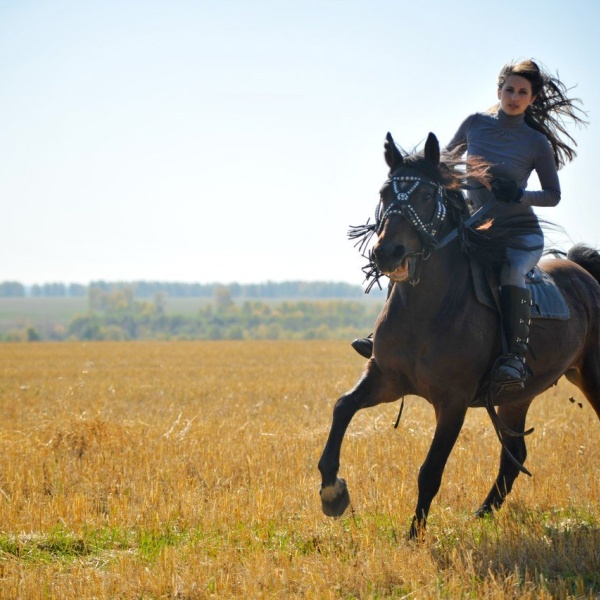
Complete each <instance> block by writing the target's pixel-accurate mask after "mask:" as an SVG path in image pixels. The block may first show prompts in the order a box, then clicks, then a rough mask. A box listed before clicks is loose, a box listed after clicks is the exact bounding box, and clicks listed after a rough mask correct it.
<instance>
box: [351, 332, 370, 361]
mask: <svg viewBox="0 0 600 600" xmlns="http://www.w3.org/2000/svg"><path fill="white" fill-rule="evenodd" d="M351 344H352V347H353V348H354V349H355V350H356V351H357V352H358V353H359V354H360V355H361V356H363V357H364V358H371V355H372V354H373V340H372V339H371V338H370V337H366V338H356V339H355V340H353V341H352V342H351Z"/></svg>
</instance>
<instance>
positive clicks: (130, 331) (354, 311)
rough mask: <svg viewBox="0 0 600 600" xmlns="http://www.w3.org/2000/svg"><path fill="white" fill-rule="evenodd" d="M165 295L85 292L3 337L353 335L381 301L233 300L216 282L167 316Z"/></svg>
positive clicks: (361, 331) (270, 337)
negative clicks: (83, 304) (56, 316)
mask: <svg viewBox="0 0 600 600" xmlns="http://www.w3.org/2000/svg"><path fill="white" fill-rule="evenodd" d="M165 305H166V303H165V296H164V295H163V294H162V293H157V294H156V295H155V297H154V298H153V299H152V300H148V299H138V298H136V297H135V294H134V291H133V288H131V287H122V288H119V289H115V290H114V291H104V290H102V289H100V288H99V287H90V288H89V290H88V310H87V311H86V312H85V313H79V314H75V315H73V317H72V318H71V320H70V322H69V323H68V324H67V325H61V326H54V327H52V328H51V329H45V330H44V329H39V328H36V327H34V326H32V325H31V324H24V325H23V326H21V327H20V328H18V329H13V330H12V331H10V332H8V333H7V334H4V335H3V336H0V339H3V340H4V341H30V342H35V341H39V340H150V339H158V340H277V339H299V340H300V339H336V338H338V339H352V338H353V337H356V336H357V335H364V334H365V332H368V331H370V330H371V328H372V327H373V324H374V322H375V320H376V318H377V315H378V313H379V310H380V308H381V304H380V303H378V302H364V301H360V300H348V299H335V300H334V299H309V300H301V301H291V300H284V301H281V302H274V301H273V300H269V301H262V300H254V299H245V300H242V301H238V302H237V303H236V302H235V301H234V300H233V298H232V296H231V293H230V291H229V288H228V286H220V287H219V286H217V287H216V288H215V294H214V296H213V299H212V302H202V303H199V308H198V311H197V312H196V313H195V314H191V315H190V314H167V313H166V311H165Z"/></svg>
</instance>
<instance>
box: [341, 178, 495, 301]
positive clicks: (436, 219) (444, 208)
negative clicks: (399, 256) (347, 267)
mask: <svg viewBox="0 0 600 600" xmlns="http://www.w3.org/2000/svg"><path fill="white" fill-rule="evenodd" d="M405 182H408V183H412V185H411V186H410V187H409V188H408V189H407V190H406V191H404V190H402V189H401V184H402V183H405ZM385 184H389V185H390V187H391V189H392V191H393V193H394V199H393V200H392V202H391V203H390V205H389V206H388V207H387V209H386V210H385V211H384V212H383V214H382V211H381V203H378V204H377V207H376V209H375V222H374V223H369V221H367V223H366V224H365V225H352V226H350V229H349V231H348V237H349V238H350V239H355V240H357V242H356V244H355V246H357V247H358V249H359V251H360V252H361V253H362V254H363V256H364V257H365V258H367V259H368V260H369V263H368V264H367V265H365V266H364V267H363V272H364V273H365V276H366V280H367V281H369V280H371V281H370V282H369V284H368V286H367V288H366V290H365V292H366V293H368V292H369V291H370V290H371V289H372V288H373V286H374V285H375V284H377V285H379V287H381V284H380V283H379V278H380V277H381V276H382V273H381V272H380V271H379V269H378V268H377V266H376V265H375V262H374V261H373V257H372V256H371V254H370V253H369V254H366V253H365V251H366V249H367V247H368V245H369V242H370V240H371V238H372V237H373V235H379V234H380V233H381V231H382V230H383V227H384V225H385V222H386V221H387V219H388V218H389V217H391V216H392V215H400V216H403V217H404V218H405V219H406V220H407V221H408V222H409V223H410V224H411V225H412V226H413V227H414V229H415V230H416V232H417V233H418V234H419V236H420V237H421V240H422V241H423V249H422V250H421V251H420V252H413V253H411V254H409V255H407V256H411V257H413V258H415V259H417V260H415V261H411V264H412V268H411V273H410V275H409V279H408V281H409V282H410V283H411V284H412V285H413V286H414V285H417V283H418V282H419V277H418V271H420V266H421V262H422V260H427V259H428V258H429V257H430V256H431V252H432V251H433V250H440V249H441V248H444V247H445V246H446V245H448V244H449V243H450V242H452V241H453V240H455V239H456V238H458V237H459V235H461V234H460V232H461V231H463V232H464V231H466V230H467V229H469V228H470V226H471V225H472V224H473V223H475V222H477V221H480V220H481V218H482V217H483V215H484V214H485V213H486V212H487V211H488V210H489V209H490V208H491V207H492V206H493V205H494V204H496V202H497V201H496V200H495V199H494V198H492V199H490V200H488V201H487V202H486V203H485V204H484V205H483V206H482V207H481V208H479V210H477V211H476V212H475V213H473V214H472V215H471V216H470V217H469V218H467V219H466V220H465V221H463V222H462V224H461V226H460V229H459V227H453V228H452V230H451V231H450V232H448V233H447V234H446V235H445V236H444V237H442V238H439V237H438V236H439V234H440V230H441V229H442V226H443V225H444V223H445V222H446V217H447V215H448V205H447V202H448V191H447V190H446V189H445V188H444V187H443V186H442V185H441V184H440V183H436V182H435V181H432V180H431V179H429V178H427V177H418V176H415V175H404V176H402V175H391V176H390V177H389V178H388V179H387V180H386V182H385ZM385 184H384V185H385ZM424 184H425V185H431V186H432V187H433V188H435V190H436V191H435V209H434V212H433V216H432V218H431V221H429V222H427V223H425V222H423V220H422V219H421V217H419V215H418V214H417V211H416V210H415V208H414V207H413V205H412V204H411V202H410V200H411V197H412V196H413V194H414V193H415V192H416V191H417V190H418V189H419V187H420V186H421V185H424ZM480 187H483V186H481V185H480V186H470V185H464V186H462V189H464V190H474V189H479V188H480ZM452 193H454V192H452ZM456 193H457V194H461V193H462V192H461V191H458V190H457V191H456Z"/></svg>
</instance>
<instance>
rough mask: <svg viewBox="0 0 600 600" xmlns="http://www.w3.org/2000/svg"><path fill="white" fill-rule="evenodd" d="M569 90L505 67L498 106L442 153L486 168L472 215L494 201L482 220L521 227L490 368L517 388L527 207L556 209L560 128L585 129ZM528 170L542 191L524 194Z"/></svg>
mask: <svg viewBox="0 0 600 600" xmlns="http://www.w3.org/2000/svg"><path fill="white" fill-rule="evenodd" d="M567 91H568V90H567V89H566V88H565V86H564V85H563V84H562V83H561V81H560V80H559V79H558V78H556V77H553V76H551V75H550V74H548V73H547V72H545V71H544V70H543V69H542V68H540V67H539V66H538V65H537V64H536V63H535V62H534V61H533V60H524V61H520V62H517V63H511V64H507V65H505V66H504V67H503V68H502V70H501V71H500V75H499V76H498V90H497V93H498V99H499V101H500V102H499V103H498V104H497V105H496V106H494V107H493V108H492V109H490V110H488V111H486V112H484V113H475V114H472V115H470V116H469V117H467V119H465V121H464V122H463V123H462V124H461V126H460V127H459V128H458V131H457V132H456V134H455V135H454V137H453V138H452V140H451V141H450V143H449V144H448V146H447V148H446V150H447V151H452V150H456V149H459V151H460V149H462V150H464V151H466V152H467V154H468V155H471V156H478V157H481V158H483V159H485V160H486V161H487V162H489V163H490V164H491V166H490V172H491V176H492V182H491V190H488V189H487V188H480V189H474V190H471V191H470V192H469V199H470V201H471V202H472V204H473V207H474V209H475V210H476V209H478V208H480V207H481V206H483V205H484V204H485V203H487V202H488V201H490V200H492V199H494V198H495V199H496V200H497V201H498V202H497V204H496V206H493V207H492V208H491V209H490V210H489V211H488V212H487V214H486V218H488V219H493V218H494V217H496V218H497V219H498V220H500V218H502V220H504V219H506V218H510V217H514V218H516V219H517V220H518V221H519V223H520V226H519V228H518V230H517V231H515V232H514V233H513V235H512V236H511V240H510V242H509V243H508V245H507V248H506V255H505V259H504V263H503V266H502V269H501V271H500V286H501V292H500V295H501V311H502V323H503V329H504V334H505V337H506V352H505V353H504V354H503V355H502V356H501V357H500V358H499V360H498V362H497V364H496V368H495V370H494V374H493V379H494V381H496V382H498V383H499V384H502V385H514V384H522V383H523V381H524V379H525V375H526V372H525V352H526V350H527V346H526V344H527V342H528V337H527V336H528V333H529V314H530V303H531V296H530V292H529V290H528V289H527V288H526V284H525V274H526V273H527V272H528V271H529V270H531V269H532V268H533V267H534V266H535V265H536V264H537V262H538V260H539V259H540V257H541V255H542V251H543V245H544V237H543V234H542V230H541V227H540V225H539V222H538V220H537V217H536V216H535V213H534V211H533V208H532V207H533V206H556V205H557V204H558V203H559V201H560V195H561V192H560V184H559V180H558V174H557V170H558V169H560V168H561V167H562V166H564V164H565V163H567V162H570V161H571V160H573V158H575V155H576V153H575V151H574V149H573V147H574V146H576V143H575V140H574V139H573V138H572V137H571V135H570V134H569V133H567V131H566V130H565V128H564V121H563V120H564V118H565V117H568V118H570V119H572V120H573V121H574V122H575V123H576V124H584V123H585V121H584V120H583V119H582V118H581V117H580V116H579V114H578V112H580V111H579V109H578V108H577V107H576V106H575V104H576V103H577V102H578V100H575V99H570V98H568V97H567V96H566V93H567ZM533 171H535V172H536V173H537V175H538V178H539V181H540V184H541V187H542V189H541V190H539V191H530V190H527V189H526V187H527V181H528V179H529V176H530V175H531V173H532V172H533ZM522 217H525V220H523V218H522ZM527 217H529V219H527ZM524 222H526V225H525V226H523V223H524ZM352 345H353V347H354V348H355V349H356V350H357V352H359V353H360V354H362V355H363V356H366V357H367V358H369V357H370V356H371V351H372V340H371V339H370V338H359V339H357V340H354V341H353V342H352Z"/></svg>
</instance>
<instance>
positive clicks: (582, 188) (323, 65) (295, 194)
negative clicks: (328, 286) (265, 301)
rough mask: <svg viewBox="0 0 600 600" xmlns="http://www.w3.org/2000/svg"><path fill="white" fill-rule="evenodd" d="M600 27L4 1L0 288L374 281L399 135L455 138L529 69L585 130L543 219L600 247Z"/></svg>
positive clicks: (349, 0)
mask: <svg viewBox="0 0 600 600" xmlns="http://www.w3.org/2000/svg"><path fill="white" fill-rule="evenodd" d="M598 23H600V3H599V2H597V1H596V0H572V1H571V2H569V3H568V4H565V3H564V2H562V1H560V2H559V1H557V0H533V1H529V2H524V1H520V2H517V1H514V0H507V1H505V2H502V3H499V2H485V1H483V2H482V1H481V0H466V1H463V2H456V3H450V2H447V0H439V1H436V0H420V1H419V2H403V1H401V0H395V1H391V0H390V1H386V0H365V1H360V2H359V1H353V0H319V1H317V0H306V1H300V0H295V1H291V0H290V1H287V0H278V1H275V0H273V1H266V0H257V1H250V0H249V1H241V0H214V1H212V0H211V1H206V0H205V1H203V0H198V1H191V0H187V1H186V0H171V1H168V2H167V1H164V2H156V1H151V0H144V1H127V0H118V1H116V0H39V1H35V0H0V201H1V202H2V207H3V210H2V227H1V229H0V280H18V281H21V282H23V283H26V284H30V283H43V282H49V281H63V282H80V283H87V282H88V281H90V280H93V279H108V280H117V279H118V280H134V279H153V280H163V281H167V280H168V281H175V280H177V281H199V282H215V281H219V282H223V283H229V282H234V281H238V282H242V283H247V282H263V281H267V280H270V281H284V280H295V279H305V280H326V281H347V282H350V283H356V284H360V283H361V282H362V273H361V271H360V267H361V266H362V264H363V263H364V260H363V259H362V258H360V257H359V256H358V254H357V252H356V250H355V249H354V248H353V246H352V244H351V243H350V242H349V241H348V240H347V239H346V231H347V229H348V225H350V224H360V223H363V222H364V221H365V220H366V219H367V218H368V217H369V216H371V215H372V213H373V209H374V206H375V202H376V199H377V192H378V190H379V187H380V185H381V183H382V182H383V180H384V179H385V175H386V169H385V165H384V162H383V158H382V149H383V139H384V136H385V133H386V132H387V131H388V130H389V131H391V132H392V134H393V135H394V137H395V138H396V139H397V141H398V142H399V143H400V144H401V145H403V146H404V147H406V148H412V147H414V146H415V145H418V144H420V143H422V141H423V140H424V139H425V137H426V135H427V133H428V132H429V131H433V132H434V133H436V135H438V137H439V139H440V142H441V143H442V144H445V143H447V142H448V141H449V139H450V137H451V136H452V134H453V133H454V130H455V129H456V128H457V127H458V125H459V124H460V122H461V121H462V120H463V118H464V117H466V116H467V115H468V114H470V113H471V112H474V111H477V110H484V109H486V108H488V107H489V106H491V105H492V104H493V103H494V102H495V100H496V96H495V90H496V88H495V83H496V76H497V73H498V71H499V70H500V68H501V66H502V65H503V64H504V63H505V62H507V61H510V60H512V59H519V58H529V57H534V58H537V59H538V60H540V61H541V62H542V63H543V64H544V65H545V66H546V67H548V68H549V69H550V70H552V71H553V72H557V71H558V73H559V75H560V77H561V78H562V79H563V80H564V82H565V83H566V84H567V85H577V88H576V90H575V92H574V94H575V95H576V96H579V97H581V98H582V99H583V101H584V107H585V109H586V110H587V111H588V112H589V119H590V122H591V124H590V126H589V127H588V128H587V129H585V130H581V131H577V130H576V131H575V135H576V138H577V140H578V141H579V157H578V158H577V159H576V161H575V163H573V164H572V165H570V166H568V167H567V168H565V169H564V170H563V171H561V184H562V188H563V200H562V202H561V205H560V206H559V207H557V208H555V209H548V210H546V211H545V212H543V213H542V215H543V216H545V217H547V218H549V219H552V220H554V221H557V222H559V223H560V224H561V225H563V226H564V227H565V229H566V231H567V233H568V234H569V235H570V237H571V239H572V240H573V241H576V242H577V241H584V242H587V243H589V244H591V245H600V209H599V204H600V198H598V194H597V192H596V188H597V183H596V180H595V176H596V175H597V172H598V169H599V165H600V160H599V159H600V151H599V146H600V140H598V131H599V130H598V120H599V119H600V84H599V81H598V80H599V76H598V68H599V67H598V57H599V56H600V36H599V35H598V31H597V26H598ZM535 186H536V181H535V179H534V178H532V181H530V187H531V188H532V189H534V188H535ZM559 242H560V243H561V244H563V245H564V246H565V247H568V246H569V245H570V243H569V242H568V241H567V240H566V239H564V238H561V239H560V240H557V243H559Z"/></svg>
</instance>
